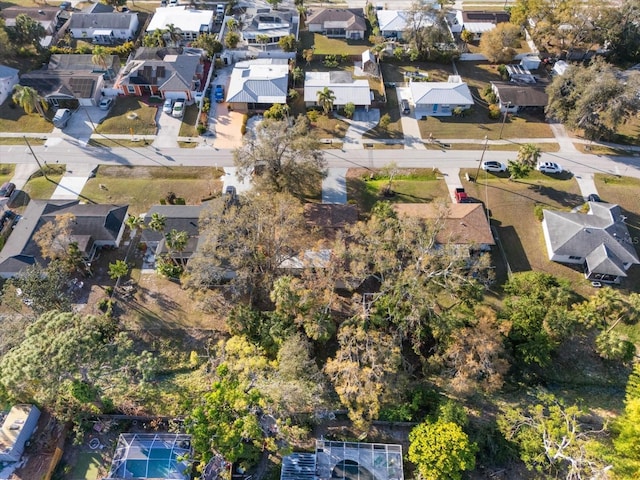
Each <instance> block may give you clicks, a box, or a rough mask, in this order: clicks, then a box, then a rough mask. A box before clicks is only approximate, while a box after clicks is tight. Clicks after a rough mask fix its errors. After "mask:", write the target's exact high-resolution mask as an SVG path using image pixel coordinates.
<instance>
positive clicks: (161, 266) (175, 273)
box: [156, 257, 183, 278]
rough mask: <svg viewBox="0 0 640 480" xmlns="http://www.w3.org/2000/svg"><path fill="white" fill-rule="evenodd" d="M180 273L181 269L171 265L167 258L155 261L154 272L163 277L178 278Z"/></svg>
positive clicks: (171, 262)
mask: <svg viewBox="0 0 640 480" xmlns="http://www.w3.org/2000/svg"><path fill="white" fill-rule="evenodd" d="M182 271H183V269H182V267H181V266H180V265H176V264H175V263H173V261H172V260H171V259H170V258H168V257H160V258H158V259H157V261H156V272H157V273H158V274H159V275H162V276H163V277H167V278H180V275H182Z"/></svg>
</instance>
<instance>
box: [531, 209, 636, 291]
mask: <svg viewBox="0 0 640 480" xmlns="http://www.w3.org/2000/svg"><path fill="white" fill-rule="evenodd" d="M588 205H589V211H588V212H587V213H579V212H561V211H556V210H543V214H544V217H543V220H542V231H543V233H544V240H545V244H546V246H547V253H548V255H549V260H553V261H554V262H559V263H567V264H573V265H582V266H583V267H584V275H585V277H587V278H588V279H589V280H593V281H598V282H604V283H620V281H621V280H622V279H623V278H625V277H626V276H627V273H626V272H627V271H628V270H629V268H631V266H632V265H637V264H640V259H639V258H638V252H637V251H636V249H635V246H634V243H633V239H632V238H631V235H630V234H629V229H628V228H627V225H626V224H625V220H626V217H625V216H624V215H623V214H622V210H621V209H620V207H619V206H618V205H613V204H610V203H602V202H588Z"/></svg>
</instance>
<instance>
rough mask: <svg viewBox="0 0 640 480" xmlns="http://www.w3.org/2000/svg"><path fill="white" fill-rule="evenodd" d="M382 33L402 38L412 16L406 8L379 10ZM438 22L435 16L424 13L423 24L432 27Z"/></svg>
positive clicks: (377, 12)
mask: <svg viewBox="0 0 640 480" xmlns="http://www.w3.org/2000/svg"><path fill="white" fill-rule="evenodd" d="M376 16H377V17H378V25H379V28H380V34H381V35H382V36H383V37H386V38H398V39H400V38H402V37H403V34H404V32H405V30H407V23H408V22H409V21H410V19H411V17H410V15H409V12H407V11H405V10H377V11H376ZM435 24H436V19H435V16H433V15H431V16H429V15H424V16H423V17H422V26H423V27H431V26H433V25H435Z"/></svg>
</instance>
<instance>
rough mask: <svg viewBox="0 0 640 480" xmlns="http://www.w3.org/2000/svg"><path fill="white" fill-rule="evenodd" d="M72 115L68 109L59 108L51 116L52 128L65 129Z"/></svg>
mask: <svg viewBox="0 0 640 480" xmlns="http://www.w3.org/2000/svg"><path fill="white" fill-rule="evenodd" d="M72 113H73V112H72V111H71V110H69V109H68V108H59V109H58V110H57V111H56V114H55V115H54V116H53V126H54V127H56V128H64V127H66V126H67V123H68V122H69V119H70V118H71V114H72Z"/></svg>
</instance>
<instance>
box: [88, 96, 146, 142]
mask: <svg viewBox="0 0 640 480" xmlns="http://www.w3.org/2000/svg"><path fill="white" fill-rule="evenodd" d="M157 113H158V109H157V108H156V107H149V106H147V105H146V104H144V103H143V102H142V101H140V100H139V99H138V98H136V97H121V98H118V101H117V102H115V104H114V105H113V107H112V108H111V111H110V112H109V114H108V115H107V117H106V118H105V119H104V120H103V121H102V123H101V124H100V125H98V126H97V127H96V132H97V133H104V134H121V135H123V134H124V135H128V134H132V135H155V134H156V130H157V128H156V120H155V118H156V114H157Z"/></svg>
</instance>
